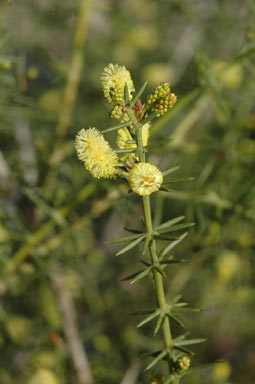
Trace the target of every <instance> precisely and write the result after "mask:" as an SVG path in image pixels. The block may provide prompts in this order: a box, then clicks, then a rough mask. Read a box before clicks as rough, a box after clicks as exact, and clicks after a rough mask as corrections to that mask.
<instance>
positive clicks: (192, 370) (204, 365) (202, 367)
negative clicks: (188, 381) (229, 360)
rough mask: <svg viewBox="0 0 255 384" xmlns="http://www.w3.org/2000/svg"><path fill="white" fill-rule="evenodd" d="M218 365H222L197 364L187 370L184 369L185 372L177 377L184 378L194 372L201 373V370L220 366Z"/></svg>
mask: <svg viewBox="0 0 255 384" xmlns="http://www.w3.org/2000/svg"><path fill="white" fill-rule="evenodd" d="M220 363H222V362H221V361H218V362H216V363H206V364H199V365H196V366H194V367H193V366H192V367H190V368H189V369H186V370H185V371H183V372H181V373H180V375H179V377H182V376H185V375H189V374H191V373H194V372H197V371H201V370H203V369H208V368H212V367H214V366H215V365H217V364H220Z"/></svg>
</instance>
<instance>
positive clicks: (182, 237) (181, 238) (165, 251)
mask: <svg viewBox="0 0 255 384" xmlns="http://www.w3.org/2000/svg"><path fill="white" fill-rule="evenodd" d="M187 234H188V232H185V233H184V234H183V235H181V236H180V238H179V240H175V241H173V242H172V243H171V244H169V245H168V246H167V247H166V248H165V249H164V250H163V251H162V256H165V255H166V254H167V253H168V252H169V251H171V250H172V249H173V248H174V247H175V246H176V245H177V244H179V243H180V242H181V241H182V240H183V239H184V238H185V237H186V236H187Z"/></svg>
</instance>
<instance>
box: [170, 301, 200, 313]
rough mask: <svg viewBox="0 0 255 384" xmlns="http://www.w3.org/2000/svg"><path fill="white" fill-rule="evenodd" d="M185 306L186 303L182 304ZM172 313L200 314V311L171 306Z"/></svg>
mask: <svg viewBox="0 0 255 384" xmlns="http://www.w3.org/2000/svg"><path fill="white" fill-rule="evenodd" d="M184 304H186V303H184ZM171 308H172V311H173V312H201V311H202V310H201V309H198V308H183V307H180V306H178V305H177V304H175V305H172V306H171Z"/></svg>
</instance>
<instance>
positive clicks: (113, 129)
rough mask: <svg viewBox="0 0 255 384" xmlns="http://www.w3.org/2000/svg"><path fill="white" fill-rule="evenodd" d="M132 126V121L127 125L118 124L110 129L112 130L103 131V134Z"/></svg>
mask: <svg viewBox="0 0 255 384" xmlns="http://www.w3.org/2000/svg"><path fill="white" fill-rule="evenodd" d="M130 124H132V121H131V120H129V121H127V122H126V123H122V124H118V125H115V126H114V127H110V128H107V129H104V130H103V131H102V133H106V132H111V131H116V130H117V129H120V128H124V127H127V126H128V125H130Z"/></svg>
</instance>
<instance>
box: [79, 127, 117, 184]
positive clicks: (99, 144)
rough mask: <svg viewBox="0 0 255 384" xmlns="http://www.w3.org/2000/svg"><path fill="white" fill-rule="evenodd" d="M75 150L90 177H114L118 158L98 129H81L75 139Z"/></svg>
mask: <svg viewBox="0 0 255 384" xmlns="http://www.w3.org/2000/svg"><path fill="white" fill-rule="evenodd" d="M75 149H76V152H77V156H78V158H79V159H80V160H81V161H82V162H83V163H84V166H85V168H86V169H87V170H88V171H89V172H90V173H91V174H92V176H94V177H96V178H100V177H105V178H106V179H112V178H114V177H115V175H116V173H117V171H116V168H115V167H116V166H117V165H118V157H117V155H116V153H114V152H113V150H112V148H111V147H110V145H109V143H108V142H107V141H106V140H105V139H104V137H103V135H102V134H101V133H100V132H99V131H98V129H96V128H89V129H86V130H85V129H84V128H83V129H81V130H80V131H79V132H78V134H77V136H76V138H75Z"/></svg>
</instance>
